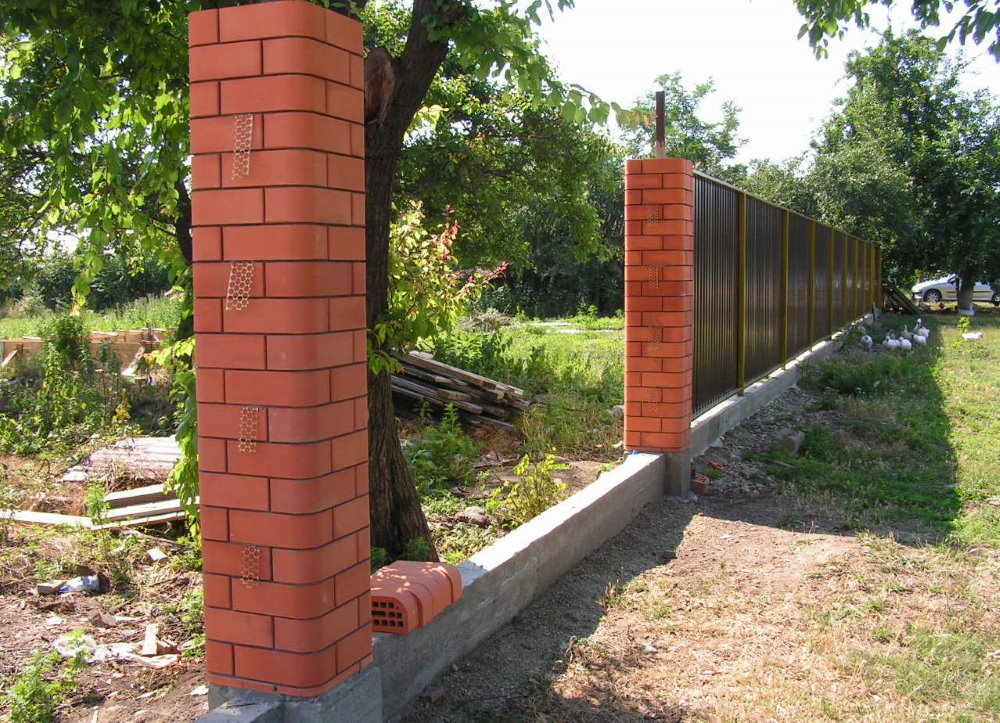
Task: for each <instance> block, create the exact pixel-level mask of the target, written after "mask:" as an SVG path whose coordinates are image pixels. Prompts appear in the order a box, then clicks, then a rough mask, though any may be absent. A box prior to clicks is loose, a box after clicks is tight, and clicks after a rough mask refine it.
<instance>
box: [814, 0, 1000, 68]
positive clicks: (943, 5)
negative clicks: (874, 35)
mask: <svg viewBox="0 0 1000 723" xmlns="http://www.w3.org/2000/svg"><path fill="white" fill-rule="evenodd" d="M893 4H894V0H795V7H797V8H798V10H799V12H800V13H801V14H802V16H803V17H805V19H806V23H805V24H804V25H803V26H802V28H801V29H800V30H799V37H800V38H801V37H802V36H803V35H808V36H809V43H810V44H811V45H812V46H813V49H814V50H815V51H816V54H817V55H820V56H823V55H826V53H827V48H828V47H829V44H830V38H841V37H843V35H844V33H845V32H846V30H847V27H848V26H849V25H850V24H851V23H852V22H853V23H854V24H855V25H857V26H858V27H861V28H866V27H868V26H869V25H870V22H871V17H870V16H869V14H868V8H870V7H871V6H873V5H883V6H885V7H890V6H891V5H893ZM962 5H964V6H965V7H964V12H963V13H962V16H961V17H960V18H959V19H958V21H957V22H956V23H955V25H953V26H952V27H951V28H950V29H948V30H947V32H946V33H945V34H944V36H943V37H941V38H940V39H939V40H938V41H937V46H938V49H943V48H944V46H945V45H946V44H947V43H948V42H949V41H951V40H953V39H954V38H956V37H957V38H958V40H959V42H961V43H962V44H963V45H964V44H965V41H966V40H967V39H969V38H971V39H972V40H973V41H974V42H975V43H977V44H980V43H984V42H989V51H990V53H991V54H992V55H993V57H994V58H996V59H997V60H998V61H1000V2H998V1H997V0H962V2H961V3H959V2H956V1H955V0H912V5H911V12H912V13H913V17H914V18H915V19H916V20H917V22H918V23H919V24H920V27H921V28H922V29H926V28H930V27H939V26H940V25H941V11H942V10H946V11H949V12H950V11H951V10H952V9H953V8H954V7H956V6H959V7H960V6H962Z"/></svg>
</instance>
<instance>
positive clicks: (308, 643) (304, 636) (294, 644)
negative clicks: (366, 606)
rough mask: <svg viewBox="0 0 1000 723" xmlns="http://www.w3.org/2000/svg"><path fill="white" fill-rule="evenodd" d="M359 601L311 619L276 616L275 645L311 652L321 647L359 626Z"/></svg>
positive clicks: (323, 647) (328, 644)
mask: <svg viewBox="0 0 1000 723" xmlns="http://www.w3.org/2000/svg"><path fill="white" fill-rule="evenodd" d="M358 625H359V621H358V600H356V599H355V600H351V601H350V602H348V603H346V604H344V605H341V606H340V607H338V608H335V609H334V610H331V611H330V612H328V613H327V614H326V615H323V616H321V617H318V618H313V619H311V620H289V619H287V618H275V620H274V646H275V647H276V648H278V649H279V650H288V651H290V652H295V653H311V652H315V651H317V650H324V649H326V648H328V647H330V646H331V645H333V644H334V643H335V642H337V641H338V640H340V639H341V638H343V637H344V636H345V635H349V634H350V633H353V632H354V631H355V630H357V629H358Z"/></svg>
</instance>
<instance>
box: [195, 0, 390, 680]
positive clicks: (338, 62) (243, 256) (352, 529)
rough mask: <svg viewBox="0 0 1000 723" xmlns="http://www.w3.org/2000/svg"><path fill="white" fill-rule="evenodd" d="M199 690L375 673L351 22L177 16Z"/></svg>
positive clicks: (323, 14) (314, 9) (293, 7)
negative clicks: (194, 397)
mask: <svg viewBox="0 0 1000 723" xmlns="http://www.w3.org/2000/svg"><path fill="white" fill-rule="evenodd" d="M190 42H191V151H192V153H193V161H192V176H193V186H194V193H193V199H192V201H193V225H194V257H195V265H194V292H195V314H196V316H195V330H196V335H197V353H196V365H197V393H198V417H199V430H200V435H201V436H200V440H199V453H200V462H199V465H200V474H201V504H202V535H203V540H204V561H205V565H204V570H205V632H206V636H207V638H208V642H207V662H206V664H207V667H208V679H209V681H210V682H211V683H213V684H215V685H216V686H226V687H228V688H232V687H235V688H242V689H245V688H249V689H253V690H256V691H262V692H267V693H280V694H283V695H287V696H298V697H313V696H319V695H321V694H323V693H325V692H327V691H329V690H331V689H333V688H334V687H336V686H338V685H339V684H340V683H341V682H343V681H345V680H346V679H348V678H349V677H351V676H352V675H354V674H355V673H358V672H359V671H361V670H362V668H364V667H365V666H368V665H369V664H370V663H371V660H372V658H371V643H372V636H371V621H370V608H371V605H370V602H369V549H370V541H369V511H368V509H369V507H368V465H367V462H368V437H367V425H368V404H367V398H366V395H367V381H366V372H365V363H366V361H365V358H366V352H365V331H364V329H365V296H364V295H365V255H364V254H365V251H364V249H365V232H364V225H365V195H364V188H365V170H364V125H363V123H364V110H363V108H364V101H363V90H362V89H363V75H364V70H363V62H362V29H361V25H360V23H358V22H356V21H354V20H350V19H348V18H346V17H344V16H342V15H339V14H336V13H334V12H331V11H328V10H325V9H323V8H321V7H319V6H318V5H312V4H310V3H307V2H302V1H300V0H284V1H281V2H271V3H264V4H256V5H245V6H242V7H233V8H226V9H222V10H206V11H202V12H196V13H193V14H192V15H191V17H190Z"/></svg>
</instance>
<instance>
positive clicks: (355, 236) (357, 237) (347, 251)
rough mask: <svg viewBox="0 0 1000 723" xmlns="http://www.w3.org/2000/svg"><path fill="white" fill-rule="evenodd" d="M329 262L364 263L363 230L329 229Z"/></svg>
mask: <svg viewBox="0 0 1000 723" xmlns="http://www.w3.org/2000/svg"><path fill="white" fill-rule="evenodd" d="M329 238H330V247H329V250H328V253H329V258H330V260H331V261H336V260H344V261H364V260H365V230H364V229H363V228H342V227H340V228H331V229H330V231H329Z"/></svg>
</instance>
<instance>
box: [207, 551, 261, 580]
mask: <svg viewBox="0 0 1000 723" xmlns="http://www.w3.org/2000/svg"><path fill="white" fill-rule="evenodd" d="M202 545H203V547H202V555H203V557H204V565H203V569H204V570H205V572H210V573H214V574H217V575H228V576H229V577H233V578H242V577H243V576H244V575H246V574H247V573H248V572H252V573H253V574H254V575H255V576H257V577H258V578H259V579H261V580H270V579H271V555H270V552H269V551H268V550H260V551H259V552H260V554H259V558H258V559H259V563H258V566H257V569H256V570H247V569H246V565H247V559H248V556H247V545H240V544H235V543H231V542H222V541H211V540H204V541H202ZM237 584H241V583H237Z"/></svg>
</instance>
